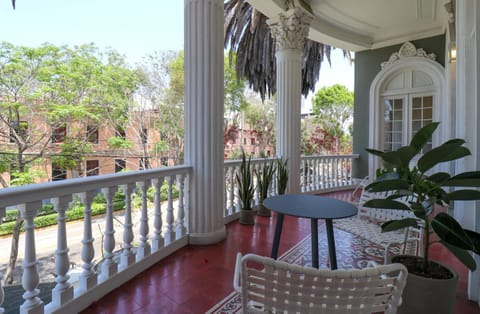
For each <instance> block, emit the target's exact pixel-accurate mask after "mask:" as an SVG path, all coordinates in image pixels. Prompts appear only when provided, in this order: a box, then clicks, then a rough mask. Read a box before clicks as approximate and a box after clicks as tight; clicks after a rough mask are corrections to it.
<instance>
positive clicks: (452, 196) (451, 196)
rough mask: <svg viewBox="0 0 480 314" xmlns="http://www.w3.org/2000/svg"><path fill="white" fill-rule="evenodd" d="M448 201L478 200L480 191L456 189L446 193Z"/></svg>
mask: <svg viewBox="0 0 480 314" xmlns="http://www.w3.org/2000/svg"><path fill="white" fill-rule="evenodd" d="M446 199H447V200H449V201H472V200H480V191H477V190H456V191H453V192H451V193H448V194H447V195H446Z"/></svg>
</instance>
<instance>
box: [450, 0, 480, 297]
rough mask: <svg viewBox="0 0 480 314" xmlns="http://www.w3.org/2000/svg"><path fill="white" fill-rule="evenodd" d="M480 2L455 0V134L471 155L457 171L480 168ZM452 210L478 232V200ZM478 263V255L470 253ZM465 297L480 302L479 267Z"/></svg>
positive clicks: (460, 219)
mask: <svg viewBox="0 0 480 314" xmlns="http://www.w3.org/2000/svg"><path fill="white" fill-rule="evenodd" d="M479 35H480V3H479V2H478V1H476V0H464V1H457V2H456V36H455V37H456V46H457V62H456V71H457V73H456V80H457V81H456V98H457V99H456V107H455V137H458V138H463V139H465V140H466V146H467V147H468V148H469V149H470V151H471V152H472V156H471V157H469V158H465V159H462V160H460V161H457V162H456V172H457V173H459V172H463V171H472V170H475V169H479V168H480V124H479V123H478V121H479V120H480V37H479ZM454 206H455V207H454V211H453V214H454V216H455V218H456V219H457V220H458V221H460V223H461V225H462V226H463V227H464V228H466V229H470V230H474V231H477V232H480V203H479V202H455V205H454ZM473 257H474V258H475V261H476V263H477V265H480V256H479V255H476V254H474V256H473ZM468 275H469V279H468V298H469V300H473V301H476V302H477V303H479V304H480V269H479V267H477V270H476V271H474V272H472V271H469V272H468Z"/></svg>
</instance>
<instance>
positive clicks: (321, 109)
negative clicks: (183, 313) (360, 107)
mask: <svg viewBox="0 0 480 314" xmlns="http://www.w3.org/2000/svg"><path fill="white" fill-rule="evenodd" d="M312 105H313V113H314V115H316V118H315V120H314V124H313V132H311V133H312V134H315V133H317V134H318V133H322V134H323V135H322V139H324V142H325V143H326V144H325V145H324V149H325V150H327V151H328V152H329V153H340V152H345V151H349V150H350V151H351V126H352V123H353V92H351V91H349V90H348V89H347V88H346V87H345V86H343V85H340V84H335V85H333V86H330V87H323V88H322V89H320V90H319V91H318V92H317V93H316V94H315V95H314V97H313V99H312ZM318 128H319V129H318ZM327 143H328V144H327Z"/></svg>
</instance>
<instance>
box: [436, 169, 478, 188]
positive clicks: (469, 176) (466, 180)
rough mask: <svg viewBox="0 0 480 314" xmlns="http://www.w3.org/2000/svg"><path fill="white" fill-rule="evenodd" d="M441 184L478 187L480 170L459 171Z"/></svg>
mask: <svg viewBox="0 0 480 314" xmlns="http://www.w3.org/2000/svg"><path fill="white" fill-rule="evenodd" d="M442 186H466V187H480V171H469V172H463V173H460V174H458V175H456V176H454V177H452V178H450V180H448V181H447V182H445V183H443V184H442Z"/></svg>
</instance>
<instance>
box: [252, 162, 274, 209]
mask: <svg viewBox="0 0 480 314" xmlns="http://www.w3.org/2000/svg"><path fill="white" fill-rule="evenodd" d="M274 174H275V165H274V163H273V161H268V160H265V161H264V163H263V165H262V167H261V168H260V169H259V171H256V172H255V176H256V177H257V188H258V194H259V199H258V205H257V206H255V208H256V210H257V214H258V215H259V216H263V217H270V216H271V213H270V209H268V208H267V207H265V206H263V200H264V199H265V198H267V196H268V189H269V187H270V184H271V183H272V180H273V175H274Z"/></svg>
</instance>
